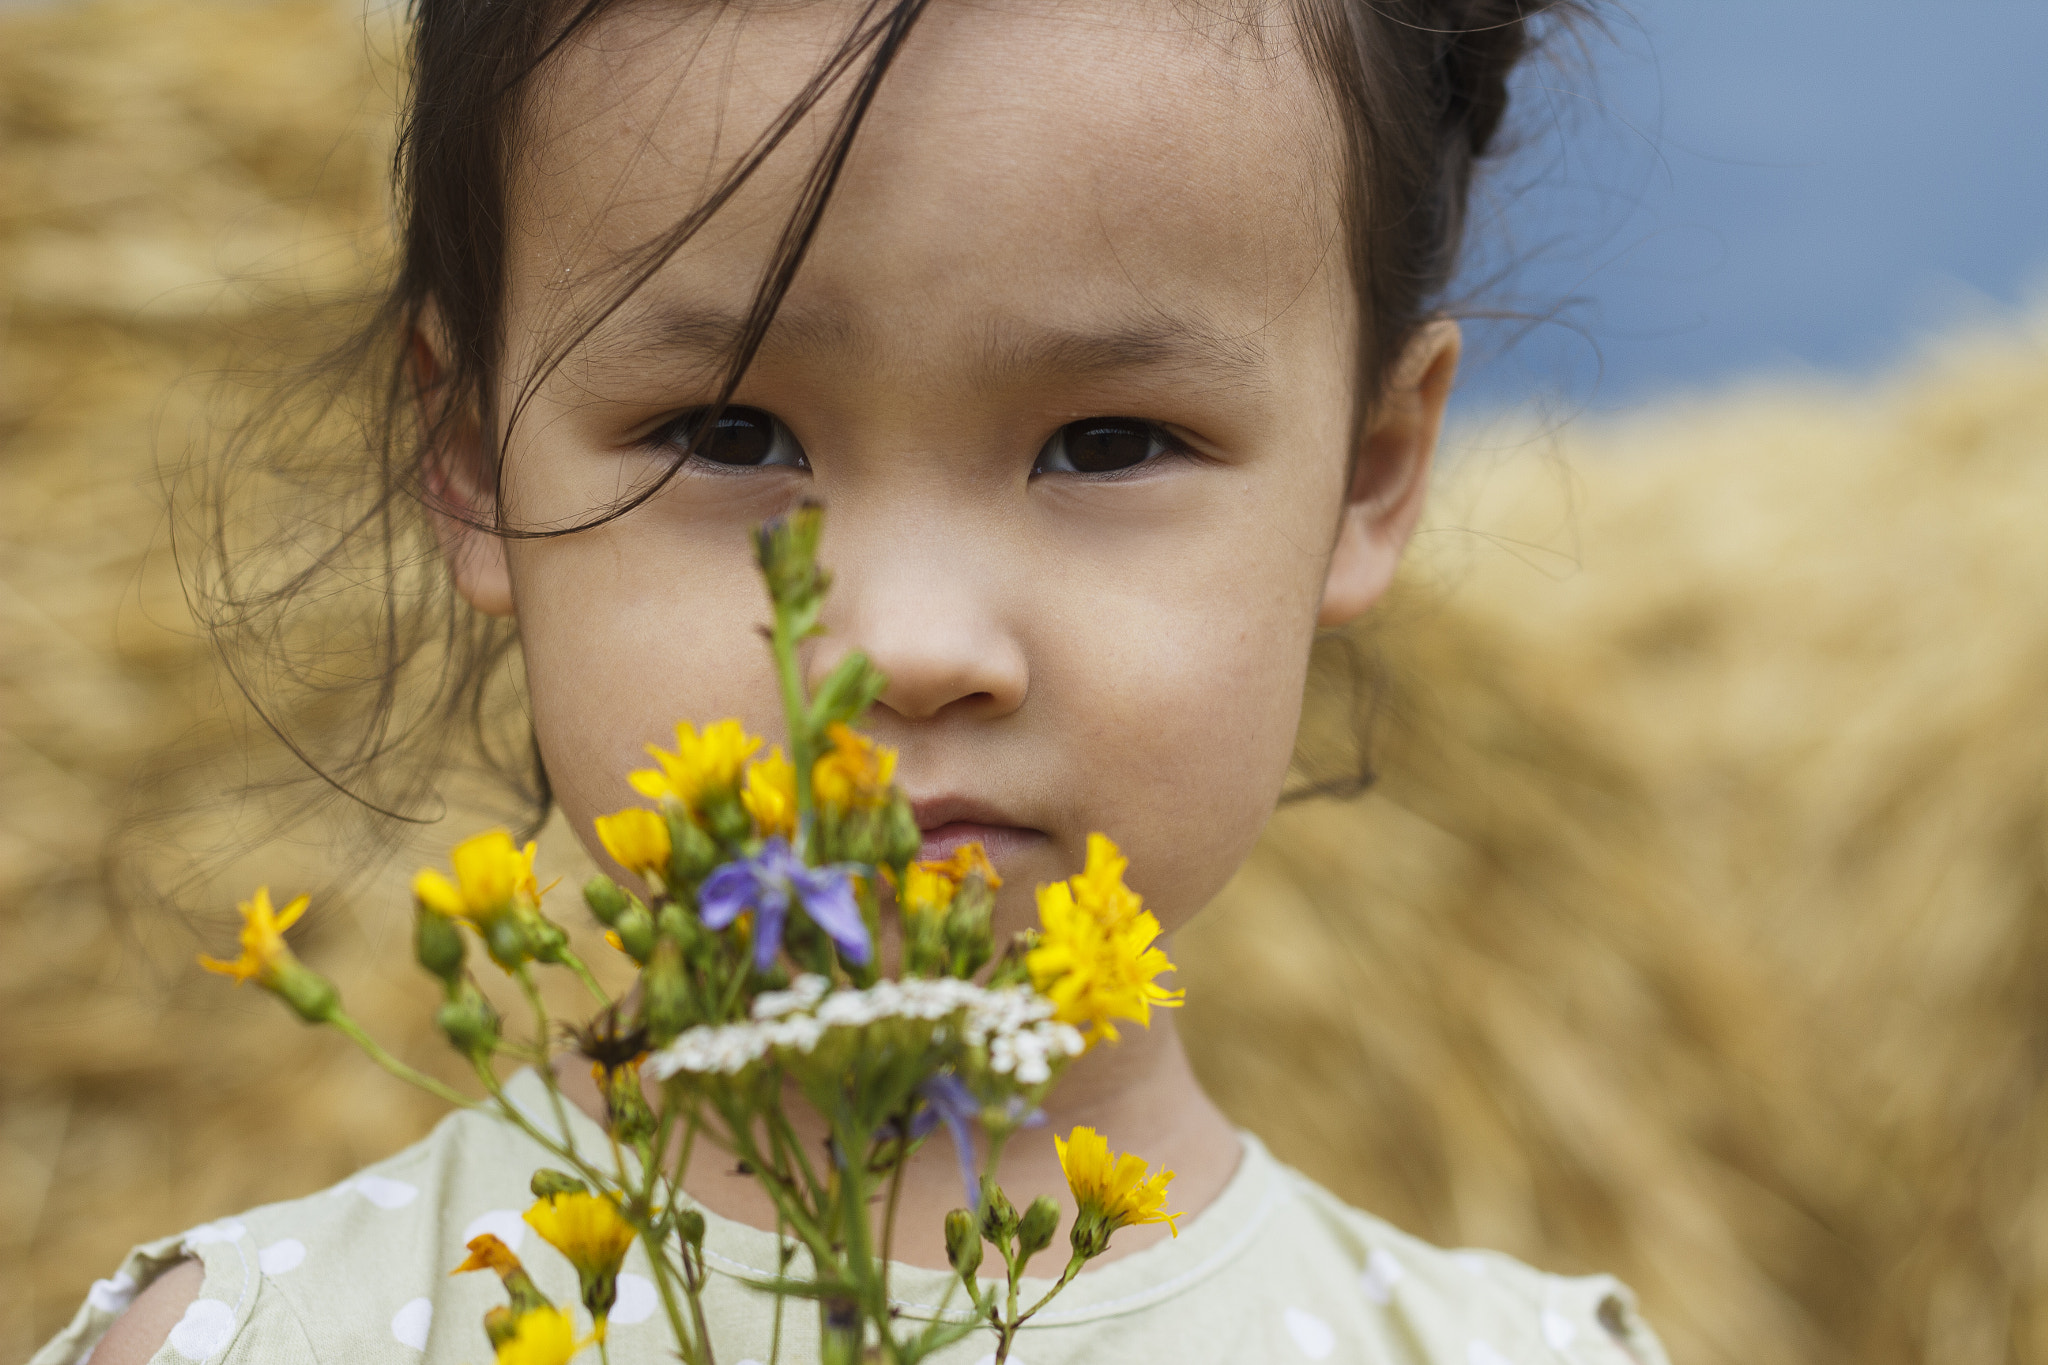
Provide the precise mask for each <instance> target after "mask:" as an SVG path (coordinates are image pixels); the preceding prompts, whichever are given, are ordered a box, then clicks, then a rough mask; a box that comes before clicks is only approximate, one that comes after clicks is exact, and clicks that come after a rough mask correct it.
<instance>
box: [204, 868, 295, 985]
mask: <svg viewBox="0 0 2048 1365" xmlns="http://www.w3.org/2000/svg"><path fill="white" fill-rule="evenodd" d="M309 899H311V898H310V897H307V896H301V897H299V898H298V899H297V900H295V901H293V902H292V903H291V904H290V905H287V906H286V907H285V908H284V909H282V910H273V909H272V908H271V906H270V888H269V887H267V886H259V887H257V888H256V894H255V895H253V896H251V897H250V898H249V899H248V900H246V901H243V902H242V903H241V905H240V906H239V907H237V908H238V909H240V910H241V912H242V955H241V956H240V957H238V958H236V959H235V960H234V961H232V962H223V961H221V960H220V959H219V958H217V957H207V956H206V955H205V954H203V953H202V954H201V955H200V957H199V965H200V966H202V967H204V968H206V970H208V971H209V972H219V973H220V974H221V975H222V976H231V977H233V978H234V979H235V984H236V985H237V986H239V985H241V984H242V983H243V982H244V981H249V980H254V981H255V982H257V983H258V984H259V985H264V986H271V985H275V984H276V983H277V981H278V980H279V979H280V978H281V977H282V975H283V974H284V972H285V971H286V970H288V969H289V968H291V967H294V966H296V965H298V964H297V960H296V959H295V958H294V957H293V956H292V950H291V948H290V947H289V946H287V945H286V943H285V941H284V931H285V930H287V929H289V928H291V927H292V925H294V924H296V923H298V919H299V916H301V915H303V914H305V913H306V902H307V901H308V900H309Z"/></svg>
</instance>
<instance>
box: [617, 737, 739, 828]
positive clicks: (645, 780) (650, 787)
mask: <svg viewBox="0 0 2048 1365" xmlns="http://www.w3.org/2000/svg"><path fill="white" fill-rule="evenodd" d="M760 747H761V741H760V738H759V737H758V736H755V735H750V734H748V733H747V732H746V730H745V729H744V728H743V727H742V726H741V725H740V723H739V722H738V721H736V720H721V721H719V722H718V723H717V724H715V725H707V726H705V727H704V729H703V732H702V733H699V732H698V730H697V727H696V726H694V725H692V724H690V722H688V721H686V720H685V721H678V722H677V723H676V751H675V752H674V753H669V752H668V751H667V750H665V749H657V748H656V747H655V746H653V745H652V744H650V745H648V746H647V752H648V753H650V754H653V755H654V761H655V762H656V763H658V764H660V765H661V766H660V767H659V768H641V769H638V770H636V771H634V772H631V773H628V774H627V775H626V780H627V781H629V782H631V783H632V784H633V790H634V791H636V792H639V793H640V794H641V795H642V796H646V797H652V798H653V799H654V800H657V801H674V802H676V803H678V804H679V805H683V806H687V807H689V808H690V809H692V810H695V809H696V808H697V807H699V806H700V805H702V804H703V800H704V797H705V795H706V794H708V793H711V792H717V791H729V790H731V789H732V788H733V787H734V786H736V785H737V784H738V782H739V780H740V768H741V767H742V766H743V765H744V764H745V763H746V761H747V760H748V759H749V758H750V757H752V756H753V753H754V751H755V750H756V749H758V748H760Z"/></svg>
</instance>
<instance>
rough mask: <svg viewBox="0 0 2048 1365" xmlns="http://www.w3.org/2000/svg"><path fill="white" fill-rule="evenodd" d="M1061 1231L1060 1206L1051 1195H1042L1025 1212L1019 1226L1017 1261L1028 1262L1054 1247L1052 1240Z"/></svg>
mask: <svg viewBox="0 0 2048 1365" xmlns="http://www.w3.org/2000/svg"><path fill="white" fill-rule="evenodd" d="M1059 1230H1060V1206H1059V1205H1058V1204H1056V1203H1054V1202H1053V1199H1052V1196H1051V1195H1049V1194H1041V1195H1039V1196H1038V1198H1036V1199H1034V1200H1032V1201H1031V1207H1030V1208H1028V1209H1026V1210H1024V1217H1023V1219H1022V1220H1021V1221H1020V1222H1019V1223H1018V1224H1017V1259H1018V1260H1020V1261H1028V1260H1030V1259H1031V1258H1032V1257H1033V1256H1036V1255H1037V1254H1038V1253H1039V1252H1041V1251H1043V1250H1045V1249H1046V1248H1047V1247H1049V1246H1051V1245H1052V1239H1053V1237H1054V1235H1055V1234H1057V1233H1058V1232H1059Z"/></svg>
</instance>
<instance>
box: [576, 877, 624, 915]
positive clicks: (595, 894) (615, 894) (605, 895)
mask: <svg viewBox="0 0 2048 1365" xmlns="http://www.w3.org/2000/svg"><path fill="white" fill-rule="evenodd" d="M583 903H584V904H585V905H587V906H589V907H590V913H591V914H592V915H594V916H595V917H596V918H597V922H598V923H599V924H602V925H604V926H605V927H606V928H610V929H616V928H618V927H619V916H621V915H623V914H625V913H626V909H627V907H628V906H630V905H632V904H633V897H632V896H630V895H628V894H627V893H626V891H625V890H624V889H623V888H622V887H620V885H619V884H618V883H617V882H615V881H613V880H612V879H611V878H610V877H607V876H605V875H604V874H603V873H599V874H598V875H597V876H595V877H592V878H591V879H590V880H589V881H587V882H585V883H583Z"/></svg>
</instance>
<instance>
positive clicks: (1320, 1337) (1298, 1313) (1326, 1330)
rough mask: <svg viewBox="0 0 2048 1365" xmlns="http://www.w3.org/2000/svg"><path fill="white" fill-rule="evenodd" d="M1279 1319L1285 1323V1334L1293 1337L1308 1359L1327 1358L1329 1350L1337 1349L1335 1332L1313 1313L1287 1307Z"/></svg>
mask: <svg viewBox="0 0 2048 1365" xmlns="http://www.w3.org/2000/svg"><path fill="white" fill-rule="evenodd" d="M1280 1320H1281V1321H1282V1322H1284V1323H1286V1324H1287V1335H1288V1336H1290V1337H1293V1338H1294V1344H1295V1345H1296V1346H1298V1347H1300V1348H1301V1353H1302V1354H1303V1355H1305V1356H1307V1357H1308V1358H1309V1359H1310V1360H1328V1359H1329V1358H1330V1352H1332V1351H1334V1350H1336V1349H1337V1334H1336V1332H1334V1331H1332V1330H1331V1328H1330V1324H1329V1323H1327V1322H1324V1321H1323V1320H1322V1319H1321V1318H1319V1317H1317V1316H1316V1315H1315V1314H1314V1313H1311V1312H1308V1311H1307V1310H1305V1309H1301V1308H1289V1309H1288V1310H1287V1311H1286V1312H1284V1313H1282V1314H1281V1315H1280Z"/></svg>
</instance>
